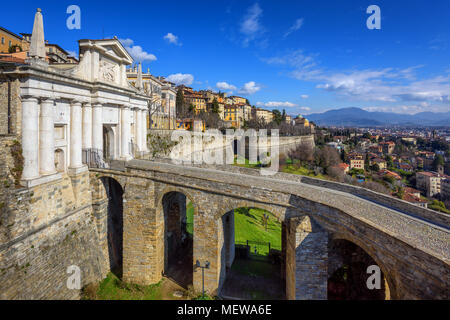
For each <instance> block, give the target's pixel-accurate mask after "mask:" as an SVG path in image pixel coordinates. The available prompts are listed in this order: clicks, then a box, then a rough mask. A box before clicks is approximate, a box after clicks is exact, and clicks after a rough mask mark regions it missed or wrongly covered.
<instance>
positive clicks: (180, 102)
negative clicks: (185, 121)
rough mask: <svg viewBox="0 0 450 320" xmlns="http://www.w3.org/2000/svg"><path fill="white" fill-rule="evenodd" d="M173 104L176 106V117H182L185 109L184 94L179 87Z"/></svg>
mask: <svg viewBox="0 0 450 320" xmlns="http://www.w3.org/2000/svg"><path fill="white" fill-rule="evenodd" d="M175 104H176V108H177V117H178V118H182V117H183V116H184V113H185V110H184V95H183V90H181V89H179V90H178V91H177V97H176V101H175Z"/></svg>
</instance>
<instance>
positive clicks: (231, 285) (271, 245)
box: [218, 201, 285, 300]
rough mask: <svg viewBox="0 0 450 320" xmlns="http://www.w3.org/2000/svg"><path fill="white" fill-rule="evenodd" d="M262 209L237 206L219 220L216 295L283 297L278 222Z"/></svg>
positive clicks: (279, 223)
mask: <svg viewBox="0 0 450 320" xmlns="http://www.w3.org/2000/svg"><path fill="white" fill-rule="evenodd" d="M245 202H246V201H244V202H242V201H239V203H245ZM249 205H250V204H249ZM264 207H265V208H264V209H263V208H259V207H258V206H255V205H250V206H248V207H247V206H238V207H236V208H235V209H232V210H229V211H227V212H226V213H225V214H224V215H222V216H221V217H219V222H218V224H219V227H218V228H219V230H218V254H219V261H218V262H219V263H218V266H219V274H220V275H219V279H218V280H219V281H218V294H219V295H220V296H223V297H225V298H230V297H233V298H239V299H270V300H273V299H284V298H285V294H284V286H285V285H284V277H283V276H284V275H283V272H282V271H283V270H282V268H283V266H284V263H283V261H282V260H283V241H282V236H283V234H282V222H281V221H280V220H279V218H278V217H277V215H276V214H274V213H272V212H271V211H269V210H270V207H268V206H264ZM267 209H269V210H267Z"/></svg>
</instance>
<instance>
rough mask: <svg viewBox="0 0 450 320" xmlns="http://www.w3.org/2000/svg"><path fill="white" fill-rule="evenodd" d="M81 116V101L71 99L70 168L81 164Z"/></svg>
mask: <svg viewBox="0 0 450 320" xmlns="http://www.w3.org/2000/svg"><path fill="white" fill-rule="evenodd" d="M81 118H82V116H81V102H79V101H72V103H71V105H70V168H80V167H82V166H83V163H82V161H81V140H82V131H81V129H82V125H81V123H82V120H81Z"/></svg>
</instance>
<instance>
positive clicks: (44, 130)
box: [39, 98, 56, 175]
mask: <svg viewBox="0 0 450 320" xmlns="http://www.w3.org/2000/svg"><path fill="white" fill-rule="evenodd" d="M53 105H54V101H53V99H47V98H43V99H42V101H41V114H40V117H39V121H40V124H39V169H40V170H39V171H40V173H41V174H44V175H47V174H52V173H55V172H56V169H55V125H54V123H53Z"/></svg>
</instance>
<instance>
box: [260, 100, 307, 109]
mask: <svg viewBox="0 0 450 320" xmlns="http://www.w3.org/2000/svg"><path fill="white" fill-rule="evenodd" d="M256 105H257V106H264V107H267V108H293V107H298V105H297V104H295V103H292V102H289V101H284V102H282V101H269V102H265V103H264V102H257V103H256Z"/></svg>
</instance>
